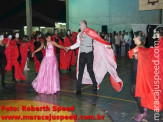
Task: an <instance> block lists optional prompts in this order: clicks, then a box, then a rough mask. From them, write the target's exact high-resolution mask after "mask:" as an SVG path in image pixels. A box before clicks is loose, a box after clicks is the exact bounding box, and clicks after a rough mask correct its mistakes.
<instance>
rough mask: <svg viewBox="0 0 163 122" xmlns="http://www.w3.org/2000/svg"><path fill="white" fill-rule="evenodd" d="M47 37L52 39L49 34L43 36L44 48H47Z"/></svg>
mask: <svg viewBox="0 0 163 122" xmlns="http://www.w3.org/2000/svg"><path fill="white" fill-rule="evenodd" d="M49 36H50V37H52V36H51V34H50V33H46V34H45V38H44V46H45V48H47V40H46V38H48V37H49Z"/></svg>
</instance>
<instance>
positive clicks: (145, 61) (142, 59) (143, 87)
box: [129, 38, 163, 111]
mask: <svg viewBox="0 0 163 122" xmlns="http://www.w3.org/2000/svg"><path fill="white" fill-rule="evenodd" d="M132 55H133V50H131V51H129V57H132ZM161 91H163V38H161V39H160V41H159V44H158V46H156V47H154V48H148V49H146V48H138V67H137V77H136V93H135V97H141V105H142V106H143V107H145V108H148V109H151V110H154V111H161V110H162V109H163V92H161Z"/></svg>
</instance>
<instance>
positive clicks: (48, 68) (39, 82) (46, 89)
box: [32, 33, 65, 94]
mask: <svg viewBox="0 0 163 122" xmlns="http://www.w3.org/2000/svg"><path fill="white" fill-rule="evenodd" d="M53 46H56V47H58V48H61V49H65V47H63V46H62V45H59V44H57V43H56V42H54V41H51V35H50V34H49V33H47V34H46V36H45V40H44V43H41V46H40V47H39V48H38V49H37V50H35V51H34V52H33V53H32V56H33V55H34V54H35V53H36V52H38V51H40V50H41V49H42V48H43V47H44V48H45V52H46V54H45V57H44V58H43V60H42V62H41V66H40V69H39V73H38V75H37V77H36V78H35V80H34V81H33V82H32V86H33V88H34V89H35V90H36V92H38V93H45V94H54V93H56V92H57V91H60V79H59V71H58V62H57V58H56V56H55V54H54V47H53Z"/></svg>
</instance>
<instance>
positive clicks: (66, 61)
mask: <svg viewBox="0 0 163 122" xmlns="http://www.w3.org/2000/svg"><path fill="white" fill-rule="evenodd" d="M73 44H74V40H73V38H72V36H71V37H68V36H66V37H65V40H64V46H65V47H70V46H71V45H73ZM60 57H61V58H60V69H62V70H68V69H69V68H70V65H75V64H76V56H75V52H74V50H69V51H68V52H67V53H66V52H65V51H64V50H63V51H62V52H61V53H60Z"/></svg>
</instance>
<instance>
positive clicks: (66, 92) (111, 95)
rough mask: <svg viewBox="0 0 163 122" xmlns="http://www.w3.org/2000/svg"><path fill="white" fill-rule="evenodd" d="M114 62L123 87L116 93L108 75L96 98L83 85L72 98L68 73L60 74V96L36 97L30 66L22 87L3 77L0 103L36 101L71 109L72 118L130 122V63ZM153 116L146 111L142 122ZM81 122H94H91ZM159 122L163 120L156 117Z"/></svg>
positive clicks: (135, 110)
mask: <svg viewBox="0 0 163 122" xmlns="http://www.w3.org/2000/svg"><path fill="white" fill-rule="evenodd" d="M117 62H118V68H117V71H118V74H119V77H120V78H121V79H122V80H123V81H124V86H123V89H122V91H121V92H120V93H118V92H116V91H115V90H114V89H113V88H112V87H111V85H110V82H109V74H106V76H105V78H104V80H103V82H102V84H101V85H100V89H99V90H98V93H97V94H93V93H92V86H91V85H83V87H82V95H81V96H76V95H75V94H74V93H75V87H76V77H75V71H74V70H72V71H71V72H70V73H66V74H60V77H61V92H58V93H57V94H55V95H45V94H38V93H36V92H35V91H34V90H33V88H32V86H31V82H32V81H33V79H34V78H35V71H34V68H33V67H34V66H33V63H31V62H30V63H29V67H30V69H31V70H30V71H25V72H24V73H25V75H26V78H27V80H26V82H25V83H17V84H15V83H14V82H12V81H11V72H9V73H7V76H6V81H5V82H6V84H7V88H6V89H2V87H1V86H0V100H11V99H12V100H20V99H21V100H36V101H44V102H47V103H53V104H58V105H60V106H72V105H74V106H75V111H74V112H73V113H74V114H78V115H97V114H100V115H105V119H104V120H103V121H102V120H101V121H102V122H109V121H114V122H134V117H135V116H136V115H137V114H138V108H137V105H136V103H135V101H134V99H133V98H132V96H131V95H130V82H131V81H132V77H133V68H132V61H130V60H129V59H128V58H119V59H117ZM153 115H154V113H153V111H148V116H147V117H146V120H144V121H146V122H147V121H148V122H154V119H153ZM83 121H84V122H87V121H88V122H94V121H95V120H93V121H91V120H83ZM83 121H82V122H83ZM101 121H98V122H101ZM161 121H162V122H163V119H162V118H161V117H160V122H161ZM78 122H80V121H78Z"/></svg>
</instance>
